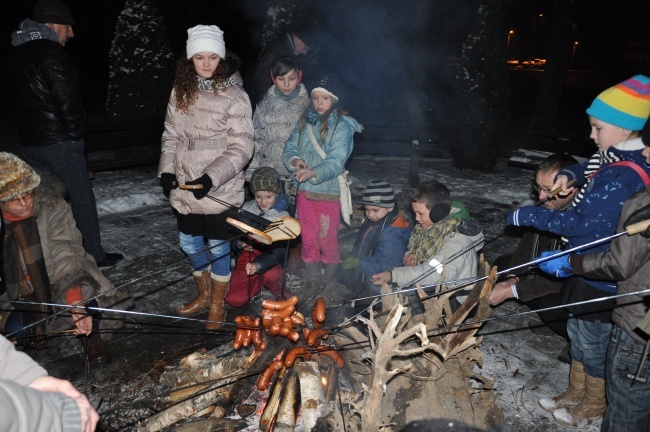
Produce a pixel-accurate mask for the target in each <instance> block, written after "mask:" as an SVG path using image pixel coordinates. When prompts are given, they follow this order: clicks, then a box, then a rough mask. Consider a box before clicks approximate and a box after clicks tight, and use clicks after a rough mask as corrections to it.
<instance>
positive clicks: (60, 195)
mask: <svg viewBox="0 0 650 432" xmlns="http://www.w3.org/2000/svg"><path fill="white" fill-rule="evenodd" d="M39 174H40V176H41V184H40V185H39V186H38V187H37V188H36V202H35V205H34V215H37V214H38V212H39V209H40V208H41V207H42V206H46V205H52V204H53V203H54V202H55V201H56V200H59V199H64V198H65V196H66V195H67V193H66V191H65V186H64V185H63V182H61V180H59V179H58V178H56V177H55V176H54V175H52V174H50V173H41V172H39Z"/></svg>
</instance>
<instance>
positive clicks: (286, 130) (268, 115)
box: [246, 84, 310, 181]
mask: <svg viewBox="0 0 650 432" xmlns="http://www.w3.org/2000/svg"><path fill="white" fill-rule="evenodd" d="M309 102H310V100H309V94H308V93H307V90H306V89H305V86H304V85H302V84H299V85H298V88H297V89H296V92H294V93H293V94H292V95H291V97H290V96H285V95H283V94H281V93H280V91H279V90H278V89H277V88H276V86H275V85H273V86H271V87H270V88H269V90H268V91H267V92H266V95H264V99H262V100H261V101H260V103H259V104H257V108H256V109H255V114H253V126H254V127H255V153H254V154H253V159H252V160H251V163H250V165H248V168H247V169H246V180H248V181H250V179H251V175H252V174H253V171H255V169H257V168H259V167H271V168H274V169H275V170H276V171H277V172H278V173H279V174H280V175H281V176H283V177H287V176H289V175H290V174H291V173H290V172H289V170H288V169H287V168H286V167H285V166H284V163H283V162H282V151H283V150H284V145H285V143H286V142H287V140H288V139H289V135H291V131H292V130H293V128H294V127H295V126H296V123H297V122H298V119H299V118H300V116H301V115H302V113H303V112H304V111H305V109H306V108H307V106H308V105H309Z"/></svg>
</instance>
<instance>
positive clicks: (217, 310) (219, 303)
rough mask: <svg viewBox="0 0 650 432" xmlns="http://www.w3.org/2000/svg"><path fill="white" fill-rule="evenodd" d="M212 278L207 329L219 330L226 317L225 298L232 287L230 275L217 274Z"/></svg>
mask: <svg viewBox="0 0 650 432" xmlns="http://www.w3.org/2000/svg"><path fill="white" fill-rule="evenodd" d="M211 276H212V277H211V278H210V284H211V286H210V289H211V294H210V314H209V315H208V321H215V322H208V323H206V324H205V329H206V330H218V329H220V328H221V325H222V324H221V323H222V322H223V320H224V318H226V310H225V309H224V298H225V297H226V293H227V292H228V288H229V287H230V275H228V276H217V275H211Z"/></svg>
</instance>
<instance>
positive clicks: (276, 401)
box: [258, 360, 287, 432]
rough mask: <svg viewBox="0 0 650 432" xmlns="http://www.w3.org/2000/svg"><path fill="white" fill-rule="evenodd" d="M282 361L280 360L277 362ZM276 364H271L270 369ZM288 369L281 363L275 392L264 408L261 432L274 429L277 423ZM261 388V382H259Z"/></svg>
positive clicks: (274, 388)
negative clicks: (274, 424)
mask: <svg viewBox="0 0 650 432" xmlns="http://www.w3.org/2000/svg"><path fill="white" fill-rule="evenodd" d="M276 361H280V360H276ZM274 363H275V362H273V363H271V366H269V368H271V367H273V366H274ZM286 372H287V368H285V367H284V366H282V362H281V361H280V373H279V374H278V379H276V380H275V383H274V384H273V390H271V395H270V396H269V399H268V401H267V402H266V406H265V407H264V412H263V413H262V417H261V418H260V430H261V431H263V432H265V431H267V430H270V429H271V428H272V427H273V422H274V421H275V416H276V414H277V413H278V408H279V406H280V395H281V394H282V389H283V383H284V376H285V375H286ZM258 388H259V381H258Z"/></svg>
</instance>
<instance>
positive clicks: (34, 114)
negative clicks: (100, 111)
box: [8, 19, 86, 147]
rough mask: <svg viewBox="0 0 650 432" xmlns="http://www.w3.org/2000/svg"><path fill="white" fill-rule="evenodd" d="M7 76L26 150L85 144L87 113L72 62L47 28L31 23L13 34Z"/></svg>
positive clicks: (20, 27) (26, 23) (21, 140)
mask: <svg viewBox="0 0 650 432" xmlns="http://www.w3.org/2000/svg"><path fill="white" fill-rule="evenodd" d="M11 43H12V45H13V46H14V47H13V49H12V50H11V52H10V54H9V59H8V73H9V79H10V82H11V86H10V88H11V93H12V96H13V103H14V105H13V106H14V108H15V112H16V113H17V120H18V136H19V138H20V144H21V145H23V146H29V147H32V146H34V147H36V146H45V145H52V144H56V143H59V142H64V141H80V140H82V139H83V138H84V137H85V135H86V114H85V112H84V109H83V105H82V96H81V89H80V88H79V81H78V78H77V72H76V70H75V68H74V65H73V64H72V60H71V59H70V57H69V56H68V54H67V53H66V52H65V50H64V49H63V47H62V46H61V45H60V44H59V42H58V39H57V37H56V34H55V33H54V31H53V30H51V29H50V28H49V27H47V26H46V25H45V24H41V23H37V22H34V21H31V20H29V19H26V20H24V21H22V22H21V23H20V26H19V29H18V30H17V31H15V32H14V33H13V34H12V35H11Z"/></svg>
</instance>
